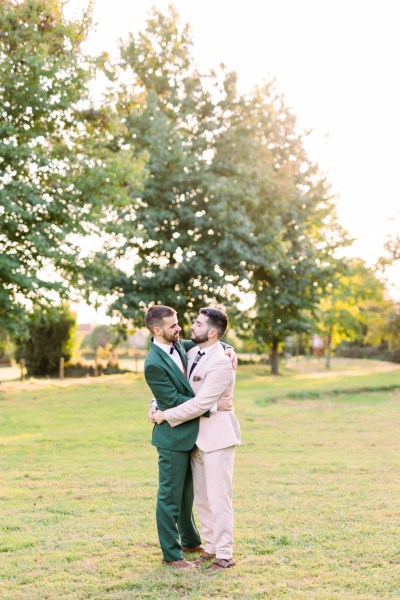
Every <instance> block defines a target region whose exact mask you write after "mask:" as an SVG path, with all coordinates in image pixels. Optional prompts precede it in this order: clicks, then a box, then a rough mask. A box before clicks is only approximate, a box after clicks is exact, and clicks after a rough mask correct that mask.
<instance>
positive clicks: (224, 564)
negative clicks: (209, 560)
mask: <svg viewBox="0 0 400 600" xmlns="http://www.w3.org/2000/svg"><path fill="white" fill-rule="evenodd" d="M234 564H235V561H234V560H233V558H216V559H215V561H214V562H213V564H212V565H211V567H208V569H206V571H207V573H212V572H214V571H221V570H222V569H229V568H230V567H233V565H234Z"/></svg>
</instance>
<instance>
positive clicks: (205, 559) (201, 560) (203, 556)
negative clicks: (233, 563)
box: [194, 552, 215, 565]
mask: <svg viewBox="0 0 400 600" xmlns="http://www.w3.org/2000/svg"><path fill="white" fill-rule="evenodd" d="M213 558H215V554H209V553H208V552H203V554H200V556H199V558H196V560H195V561H194V563H195V565H201V564H202V563H204V562H208V561H209V560H212V559H213Z"/></svg>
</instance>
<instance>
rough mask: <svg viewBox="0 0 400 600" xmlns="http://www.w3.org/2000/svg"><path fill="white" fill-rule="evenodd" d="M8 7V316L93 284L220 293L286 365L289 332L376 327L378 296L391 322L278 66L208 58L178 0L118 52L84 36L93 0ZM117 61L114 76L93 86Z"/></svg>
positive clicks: (99, 288) (340, 332)
mask: <svg viewBox="0 0 400 600" xmlns="http://www.w3.org/2000/svg"><path fill="white" fill-rule="evenodd" d="M0 11H1V12H0V32H1V34H0V102H1V106H2V109H1V110H2V116H1V121H0V130H1V136H0V138H1V141H0V169H1V174H0V280H1V283H2V289H1V290H0V323H1V330H2V331H3V332H4V334H5V333H7V334H9V335H12V336H15V337H19V338H21V336H23V335H24V334H25V336H26V332H27V331H28V330H29V327H30V326H31V324H32V318H33V317H32V315H33V314H36V312H35V311H37V310H40V311H42V312H44V313H45V314H48V315H51V314H52V311H54V304H57V303H58V302H60V301H62V300H63V299H77V298H79V297H85V298H92V297H93V294H98V295H100V296H103V297H105V298H108V299H109V300H110V314H113V315H116V316H118V317H119V319H120V320H121V322H122V323H125V324H129V323H133V324H135V325H136V326H141V325H142V321H143V313H144V310H145V309H146V307H147V306H148V305H149V304H150V303H151V302H158V301H160V302H162V303H164V304H170V305H172V306H174V307H175V308H176V309H177V310H178V313H179V314H180V317H181V319H182V321H183V322H186V323H187V322H189V321H190V319H191V318H193V316H194V314H195V313H196V312H197V311H198V309H199V308H200V307H201V306H203V305H207V304H209V303H212V302H214V303H221V304H223V305H224V306H225V307H226V308H227V310H228V312H229V314H230V316H231V322H232V325H233V327H234V328H235V330H236V332H237V334H238V335H239V337H241V339H244V340H245V339H252V340H254V341H255V342H256V343H257V344H258V346H259V347H260V348H263V349H264V350H265V349H267V350H268V353H269V355H270V359H271V366H272V371H273V372H274V373H277V372H278V356H279V350H280V348H281V347H282V344H283V343H284V341H285V339H286V338H287V337H288V336H290V335H302V334H307V333H309V332H311V331H316V330H319V331H321V332H322V333H323V334H324V335H326V336H327V338H328V347H330V346H331V345H332V344H336V343H337V341H338V338H339V337H340V336H342V337H344V338H351V337H352V336H353V337H354V336H355V337H357V336H360V335H364V336H365V335H366V333H365V331H366V330H365V328H367V329H368V332H369V334H370V332H371V331H372V330H373V328H374V327H375V325H376V320H374V319H373V318H372V319H370V318H369V316H368V314H369V312H371V311H372V312H373V310H375V309H372V308H371V306H375V305H377V304H378V305H379V307H380V308H379V310H383V308H382V307H383V305H384V304H385V303H386V305H385V306H386V308H385V310H386V313H384V314H385V316H383V317H382V322H383V321H385V323H386V321H387V319H388V314H389V313H390V312H391V311H392V312H393V311H394V312H396V311H397V313H396V314H398V309H397V308H396V307H395V306H394V305H393V303H390V301H389V300H388V299H387V298H386V297H385V292H384V288H383V284H381V283H380V281H379V279H378V278H377V276H376V273H375V272H374V271H373V270H370V269H367V267H366V266H365V265H364V264H363V263H362V261H347V262H346V261H344V260H343V259H339V258H338V257H339V256H342V255H343V252H342V254H340V251H341V250H342V249H343V248H344V247H345V246H347V245H349V244H350V243H351V240H350V238H349V236H348V234H347V233H346V232H345V231H344V230H343V228H342V227H341V226H340V225H339V223H338V220H337V216H336V212H335V198H334V195H333V194H332V191H331V189H330V186H329V183H328V181H327V180H326V179H325V177H324V176H323V174H321V172H320V171H319V170H318V167H317V166H316V165H315V164H313V163H312V162H311V161H310V159H309V158H308V156H307V154H306V152H305V149H304V145H303V138H302V135H301V134H299V133H298V131H297V129H296V119H295V117H294V115H293V114H292V112H291V111H290V110H289V109H288V108H287V107H286V106H285V103H284V100H283V97H282V96H281V95H280V94H279V93H278V92H277V90H276V88H275V86H274V83H273V82H269V83H266V84H264V85H262V86H257V87H255V88H254V89H253V90H251V91H250V92H248V93H240V92H239V89H238V82H237V75H236V74H235V73H234V72H232V71H228V70H227V69H226V68H225V67H224V66H222V65H221V67H220V68H219V69H218V70H214V71H210V72H209V73H206V74H203V73H200V72H199V70H198V68H197V66H196V64H195V62H194V60H193V58H192V39H191V33H190V28H189V27H188V26H187V25H182V24H181V23H180V21H179V18H178V15H177V13H176V11H175V10H174V9H173V8H172V7H171V8H170V9H169V11H168V12H167V13H166V14H162V13H161V12H159V11H157V10H156V9H153V12H152V14H151V16H150V17H149V19H148V21H147V25H146V27H145V29H144V30H143V31H142V32H140V33H139V34H135V35H133V34H131V35H130V36H129V37H128V39H127V40H126V41H125V42H124V43H123V44H122V45H121V53H120V58H119V60H118V61H116V62H115V63H112V62H111V61H110V60H109V58H108V57H107V56H106V55H102V56H100V57H96V58H92V57H89V56H87V55H86V54H85V53H84V51H83V43H84V41H85V39H86V36H87V34H88V32H89V31H90V27H91V15H90V10H87V11H86V12H84V14H83V16H82V17H81V18H80V19H79V20H72V21H67V20H66V18H65V16H64V14H63V10H62V2H61V0H52V1H51V2H49V1H45V0H24V1H22V2H17V1H16V0H0ZM100 71H101V72H103V73H104V74H106V76H107V77H108V78H109V82H110V83H109V88H108V90H107V92H106V93H105V94H104V97H103V100H102V101H101V102H98V101H97V102H94V100H93V99H92V97H91V94H90V83H91V82H92V81H93V79H94V78H95V76H96V74H97V73H98V72H100ZM374 303H375V305H374ZM244 306H246V308H242V307H244ZM361 306H363V307H364V308H363V309H361ZM363 311H364V312H363ZM368 311H369V312H368ZM361 313H362V314H361ZM382 314H383V313H382ZM385 327H386V325H383V324H382V328H381V330H380V333H379V335H381V337H382V338H383V337H384V336H385V335H389V333H388V334H386V333H385V331H386V330H385ZM363 328H364V329H363ZM369 334H368V335H369ZM371 335H372V334H371ZM387 339H389V338H387ZM390 343H392V342H390Z"/></svg>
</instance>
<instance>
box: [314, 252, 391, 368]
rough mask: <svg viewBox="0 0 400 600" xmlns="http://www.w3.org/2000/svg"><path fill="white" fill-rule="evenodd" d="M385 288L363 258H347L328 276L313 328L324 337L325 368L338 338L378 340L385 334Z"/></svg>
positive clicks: (376, 341) (361, 340) (386, 304)
mask: <svg viewBox="0 0 400 600" xmlns="http://www.w3.org/2000/svg"><path fill="white" fill-rule="evenodd" d="M388 308H389V306H388V302H387V300H386V298H385V288H384V285H383V283H382V282H381V281H380V280H379V279H378V277H377V276H376V273H375V272H374V270H373V269H371V268H368V267H367V266H366V264H365V263H364V261H363V260H361V259H351V260H348V261H346V263H345V264H343V266H342V268H341V269H339V268H338V270H337V271H336V273H335V274H334V276H333V277H332V278H331V281H330V282H329V284H328V286H326V289H325V292H324V294H323V295H322V297H321V301H320V304H319V307H318V311H317V313H316V315H317V320H316V323H317V327H318V330H319V332H320V333H321V334H322V335H323V336H324V337H325V346H326V368H327V369H329V368H330V361H331V353H332V348H333V347H334V346H336V345H337V344H338V343H340V341H342V340H346V341H348V340H360V342H361V343H380V342H381V341H382V339H383V338H384V336H385V333H386V331H385V330H386V321H387V318H388Z"/></svg>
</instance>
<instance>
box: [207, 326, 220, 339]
mask: <svg viewBox="0 0 400 600" xmlns="http://www.w3.org/2000/svg"><path fill="white" fill-rule="evenodd" d="M207 333H208V339H210V338H212V337H218V331H217V330H216V329H215V327H210V329H209V330H208V332H207Z"/></svg>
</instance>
